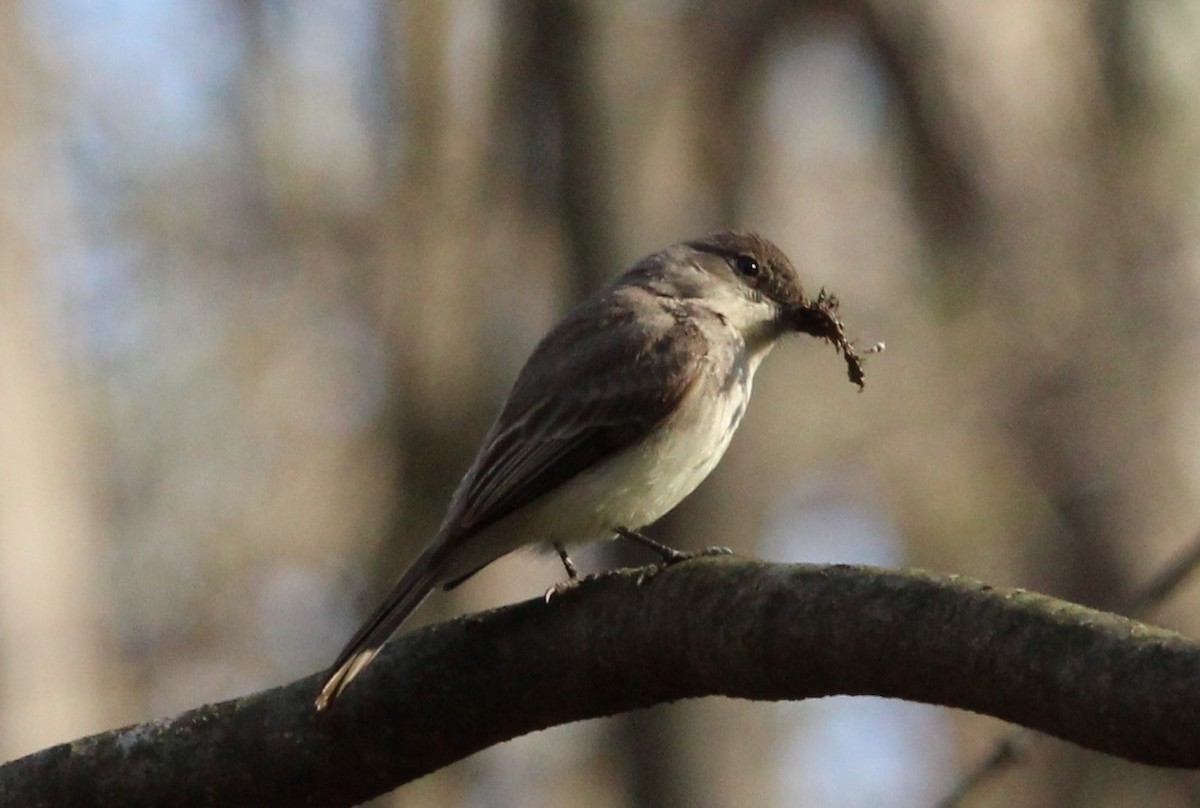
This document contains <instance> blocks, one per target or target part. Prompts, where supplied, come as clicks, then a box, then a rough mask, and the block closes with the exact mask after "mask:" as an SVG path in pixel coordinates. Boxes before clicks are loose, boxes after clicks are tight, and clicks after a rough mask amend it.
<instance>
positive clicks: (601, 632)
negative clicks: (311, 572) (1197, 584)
mask: <svg viewBox="0 0 1200 808" xmlns="http://www.w3.org/2000/svg"><path fill="white" fill-rule="evenodd" d="M317 687H318V677H317V676H310V677H307V678H305V679H301V680H299V681H296V682H293V683H291V684H289V685H286V686H283V687H278V688H274V689H271V690H267V691H264V692H261V693H256V694H253V695H250V696H246V697H244V698H240V699H234V700H232V701H227V702H223V703H220V704H214V705H208V706H204V707H200V708H198V709H196V710H192V711H190V712H187V713H184V714H182V715H180V716H177V717H175V718H172V719H166V720H161V721H154V722H149V723H146V724H140V725H134V726H130V727H125V728H123V729H119V730H114V731H112V732H107V733H102V734H100V735H95V736H92V737H90V738H85V739H82V740H78V741H75V742H73V743H69V744H62V745H59V746H55V747H52V748H50V749H46V750H44V751H41V752H38V753H35V754H33V755H30V756H28V757H25V758H22V759H20V760H17V761H14V762H11V763H8V764H6V765H4V766H3V767H0V806H16V805H20V806H49V805H64V804H69V805H77V806H85V805H121V806H136V805H162V804H170V805H177V806H199V805H221V806H240V805H245V806H251V805H264V804H270V805H318V806H338V805H350V804H353V803H356V802H359V801H362V800H365V799H368V798H370V797H372V796H374V795H377V794H381V793H383V792H386V791H388V790H391V789H394V788H396V787H397V786H399V785H402V784H403V783H406V782H409V781H410V780H413V779H415V778H418V777H420V776H422V775H424V774H427V773H429V772H432V771H434V770H436V769H438V768H441V767H443V766H446V765H448V764H449V763H452V762H454V761H456V760H460V759H462V758H464V757H466V756H468V755H470V754H472V753H474V752H476V751H478V750H480V749H483V748H485V747H488V746H491V745H493V744H496V743H499V742H501V741H504V740H507V739H510V738H513V737H516V736H518V735H522V734H525V733H528V732H532V731H534V730H538V729H543V728H546V727H550V726H555V725H557V724H564V723H567V722H571V721H579V720H582V719H586V718H595V717H599V716H607V715H612V714H615V713H619V712H624V711H627V710H633V709H637V708H639V707H647V706H649V705H652V704H657V703H660V702H664V701H672V700H676V699H683V698H694V697H698V696H709V695H723V696H731V697H737V698H748V699H762V700H779V699H804V698H811V697H816V696H828V695H835V694H851V695H866V694H871V695H879V696H890V697H896V698H904V699H909V700H913V701H922V702H928V703H930V704H941V705H946V706H951V707H958V708H962V709H967V710H974V711H977V712H981V713H987V714H990V715H993V716H996V717H999V718H1002V719H1005V720H1008V721H1012V722H1015V723H1019V724H1022V725H1024V726H1028V727H1032V728H1035V729H1038V730H1041V731H1043V732H1047V733H1050V734H1053V735H1057V736H1059V737H1061V738H1064V739H1066V740H1070V741H1073V742H1075V743H1077V744H1080V745H1082V746H1085V747H1089V748H1092V749H1096V750H1099V751H1102V752H1107V753H1109V754H1113V755H1119V756H1122V757H1126V758H1129V759H1131V760H1136V761H1141V762H1144V763H1150V764H1155V765H1161V766H1177V767H1190V768H1195V767H1200V645H1198V644H1197V643H1196V642H1195V641H1193V640H1190V639H1187V638H1185V637H1182V636H1180V635H1179V634H1176V633H1173V632H1170V631H1166V630H1164V629H1159V628H1154V627H1151V626H1147V625H1144V624H1141V623H1137V622H1135V621H1132V620H1129V619H1126V618H1123V617H1118V616H1116V615H1111V614H1106V613H1103V612H1097V611H1094V610H1091V609H1087V608H1084V607H1081V606H1077V605H1074V604H1071V603H1067V602H1064V601H1060V600H1056V599H1053V598H1050V597H1047V596H1044V595H1038V594H1034V593H1031V592H1025V591H1022V590H1010V589H998V588H993V587H990V586H987V585H985V584H982V583H979V582H977V581H972V580H969V579H965V578H960V577H955V576H939V575H934V574H932V573H928V572H924V571H919V570H907V571H899V572H898V571H890V570H882V569H877V568H871V567H851V566H814V565H778V564H767V563H763V562H757V561H750V560H746V559H738V558H728V557H726V558H704V559H697V560H695V561H691V562H688V563H684V564H680V565H677V566H675V567H671V568H669V569H667V570H665V571H662V572H659V573H658V574H652V572H650V571H648V570H645V569H641V570H624V571H621V572H617V573H612V574H609V575H606V576H603V577H601V578H598V579H594V580H588V581H585V582H584V583H583V584H582V585H581V586H579V587H577V588H575V589H573V590H570V591H568V592H566V593H565V594H563V595H561V596H559V597H555V598H554V599H553V600H552V601H551V602H550V603H549V604H546V603H544V602H542V601H541V600H534V601H527V602H525V603H521V604H517V605H514V606H509V607H505V608H502V609H498V610H495V611H492V612H488V613H485V614H481V615H470V616H466V617H462V618H459V619H457V620H454V621H451V622H448V623H443V624H439V625H435V626H430V627H428V628H425V629H422V630H418V631H414V632H412V633H411V634H408V635H406V636H403V637H400V638H397V639H396V640H395V641H393V642H392V643H391V644H390V645H389V646H388V648H387V649H386V650H385V652H384V653H383V654H382V655H381V657H380V658H379V660H378V661H377V662H376V663H375V665H373V666H372V667H371V668H370V669H369V670H368V671H367V672H366V673H364V674H363V676H362V677H361V678H360V679H359V681H356V682H355V684H354V687H352V688H351V690H350V691H348V692H347V694H346V696H345V697H344V698H343V699H342V700H341V701H339V702H338V703H337V705H336V706H335V708H334V710H333V711H332V714H331V715H329V716H327V717H326V718H325V719H323V720H318V717H317V715H316V714H315V713H314V711H313V709H312V698H313V696H314V694H315V693H316V690H317Z"/></svg>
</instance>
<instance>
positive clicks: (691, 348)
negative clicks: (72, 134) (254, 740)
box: [314, 230, 861, 711]
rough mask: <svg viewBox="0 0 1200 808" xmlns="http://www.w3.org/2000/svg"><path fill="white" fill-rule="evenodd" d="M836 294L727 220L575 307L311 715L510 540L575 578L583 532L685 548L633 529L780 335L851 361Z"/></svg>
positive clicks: (746, 393) (542, 347)
mask: <svg viewBox="0 0 1200 808" xmlns="http://www.w3.org/2000/svg"><path fill="white" fill-rule="evenodd" d="M829 302H832V304H833V306H834V307H836V301H835V300H830V299H827V298H826V296H825V294H824V290H822V293H821V295H820V296H819V299H818V300H817V301H816V302H812V301H809V300H808V299H807V298H806V297H805V295H804V291H803V288H802V285H801V281H800V278H799V276H798V275H797V272H796V270H795V268H794V267H793V266H792V263H791V261H790V260H788V258H787V256H786V255H785V254H784V253H783V251H782V250H780V248H779V247H777V246H775V245H774V244H773V243H771V242H770V241H768V240H767V239H766V238H764V237H762V236H760V235H758V234H756V233H753V232H748V231H741V230H730V231H723V232H718V233H714V234H711V235H708V236H705V237H702V238H697V239H692V240H688V241H683V242H680V243H678V244H674V245H671V246H669V247H666V248H665V249H662V250H660V251H658V252H655V253H653V254H651V255H648V256H646V257H644V258H642V259H641V260H639V261H637V262H636V263H634V264H633V265H632V266H631V267H630V268H629V269H627V270H626V271H624V272H623V273H622V274H620V275H619V276H617V277H616V278H615V279H614V280H613V281H612V282H611V283H609V284H608V285H607V286H605V287H604V288H602V289H600V290H599V291H597V292H596V293H595V294H594V295H592V296H591V297H589V298H588V299H586V300H585V301H584V302H582V303H581V304H579V305H578V306H577V307H576V308H575V309H574V310H572V311H571V312H570V313H568V314H567V315H566V317H565V318H564V319H563V320H562V321H561V322H560V323H559V324H558V325H557V326H555V327H554V328H553V329H552V330H551V331H550V332H549V333H548V334H547V335H546V336H545V337H544V338H543V339H542V340H541V342H540V343H539V344H538V345H537V347H536V348H534V350H533V353H532V354H531V355H530V357H529V359H528V360H527V361H526V363H525V365H524V367H523V368H522V370H521V371H520V373H519V374H518V375H517V378H516V381H515V382H514V384H513V387H512V390H511V391H510V392H509V394H508V398H507V399H506V400H505V402H504V404H503V406H502V408H501V410H500V413H499V415H498V416H497V418H496V420H495V423H494V424H493V425H492V427H491V429H490V430H489V431H488V433H487V435H486V437H485V438H484V440H483V444H482V447H481V448H480V450H479V452H478V454H477V455H476V457H475V459H474V462H473V463H472V464H471V466H470V468H469V469H468V471H467V472H466V474H465V475H464V476H463V478H462V481H461V483H460V484H459V485H458V488H457V489H456V491H455V492H454V494H453V496H452V498H451V500H450V504H449V507H448V509H447V511H446V515H445V517H444V519H443V521H442V523H441V526H440V527H439V528H438V530H437V532H436V533H435V534H434V536H433V538H432V540H431V541H430V542H429V544H428V546H426V547H425V549H424V550H423V551H422V552H421V553H420V555H419V556H418V557H417V559H416V560H415V561H414V562H412V564H411V566H409V567H408V569H407V570H406V571H405V572H404V573H403V574H402V575H401V576H400V578H399V580H398V581H397V583H396V584H395V586H394V587H393V588H392V590H391V591H390V593H389V594H388V595H387V597H386V598H385V599H384V600H383V602H382V603H381V604H380V605H379V607H378V608H377V609H376V610H375V611H374V612H373V613H372V614H371V615H370V617H369V618H368V619H367V620H366V622H365V623H363V624H362V626H361V627H360V628H359V629H358V631H357V632H356V633H355V634H354V635H353V636H352V637H351V639H350V641H349V642H348V643H347V644H346V646H345V647H344V648H343V649H342V651H341V653H340V654H338V656H337V658H336V660H335V661H334V663H333V665H332V667H331V668H330V672H329V673H328V675H327V677H326V679H325V680H324V684H323V686H322V687H321V689H320V692H319V694H318V695H317V697H316V700H315V702H314V704H315V707H316V709H317V710H318V711H324V710H327V709H328V708H329V707H330V705H331V704H333V703H334V701H335V700H336V699H337V698H338V697H339V696H340V695H341V694H342V693H343V692H344V691H345V689H346V687H347V685H349V684H350V682H351V681H353V680H354V678H355V677H357V676H358V675H359V674H360V673H361V672H362V671H363V669H364V668H366V667H367V666H368V665H369V664H370V663H371V661H372V660H373V659H374V658H375V656H376V655H377V654H378V653H379V651H380V649H381V648H382V647H383V645H384V644H385V643H386V642H387V641H388V640H389V639H390V638H391V636H392V635H393V633H395V631H396V630H397V629H398V628H399V627H400V625H401V624H402V623H403V622H404V621H405V620H406V619H407V618H408V617H409V615H411V614H412V612H413V611H414V610H415V609H416V608H417V607H418V606H420V604H421V603H422V602H423V601H424V600H425V598H426V596H428V595H429V593H430V592H431V591H433V590H434V589H435V588H437V587H439V586H441V587H443V588H444V589H452V588H454V587H456V586H458V585H459V584H461V583H462V582H463V581H465V580H466V579H468V578H470V577H471V576H472V575H473V574H475V573H476V572H478V571H479V570H480V569H482V568H483V567H485V566H487V565H488V564H489V563H491V562H492V561H495V560H496V559H498V558H500V557H501V556H504V555H506V554H508V553H510V552H512V551H514V550H517V549H518V548H521V547H524V546H527V545H537V544H542V543H544V544H545V545H547V546H549V547H552V548H553V549H554V550H556V551H557V552H558V553H559V555H560V557H561V558H562V560H563V563H564V565H565V566H566V569H567V574H568V576H569V577H570V578H571V579H574V578H575V577H576V573H575V570H574V566H573V565H572V564H571V563H570V559H569V556H568V555H567V551H566V547H567V546H568V545H573V544H577V543H580V542H585V541H592V540H599V539H607V538H614V537H617V536H624V537H626V538H630V539H634V540H637V541H641V542H643V543H645V544H649V545H650V546H653V547H655V548H656V549H659V550H660V551H662V553H663V557H664V561H665V562H672V561H676V560H679V559H682V558H685V557H687V554H684V553H679V552H677V551H675V550H673V549H671V548H669V547H666V546H665V545H662V544H659V543H658V542H655V541H653V540H651V539H649V537H646V536H645V535H644V534H642V533H641V532H640V531H641V530H642V529H643V528H645V527H646V526H648V525H650V524H652V523H654V522H655V521H657V520H658V519H659V518H661V517H662V516H663V515H665V514H666V513H667V512H668V511H670V510H671V509H673V508H674V507H675V506H676V505H678V504H679V503H680V502H681V501H682V500H683V499H684V498H685V497H687V496H688V495H689V494H690V493H692V491H693V490H694V489H695V488H696V487H697V486H698V485H699V484H700V483H701V482H702V481H703V480H704V479H705V478H706V477H707V476H708V475H709V473H710V472H711V471H712V470H713V468H715V467H716V465H717V463H718V461H719V460H720V459H721V457H722V455H724V453H725V450H726V449H727V448H728V446H729V443H730V440H731V439H732V438H733V435H734V432H735V431H736V430H737V428H738V425H739V424H740V423H741V421H742V416H743V415H744V414H745V411H746V405H747V404H748V403H749V400H750V392H751V387H752V384H753V381H754V375H755V372H756V371H757V370H758V367H759V365H760V364H761V363H762V361H763V359H765V358H766V356H767V355H768V354H769V353H770V351H771V349H772V348H773V347H774V346H775V344H776V343H777V342H778V341H779V340H780V338H781V337H783V336H785V335H787V334H791V333H809V334H813V335H816V336H821V337H823V338H825V339H828V340H830V341H834V342H835V344H838V345H839V347H840V348H841V349H843V352H844V353H846V359H847V362H848V363H850V360H851V353H852V349H851V348H849V347H848V346H847V344H846V343H845V341H844V338H842V337H840V329H841V324H840V322H838V321H837V320H836V319H835V318H832V317H823V316H821V311H823V309H821V308H820V306H822V305H825V304H827V303H829ZM826 308H827V307H826ZM830 311H831V310H830ZM830 322H832V323H833V324H835V325H836V327H837V335H838V336H837V339H836V340H835V338H834V336H831V332H830V328H831V326H830ZM839 340H840V342H839ZM851 367H852V372H851V378H852V379H855V380H856V381H858V382H859V384H860V387H861V378H857V379H856V378H855V376H854V373H853V368H854V364H853V363H851ZM859 377H861V371H859Z"/></svg>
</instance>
